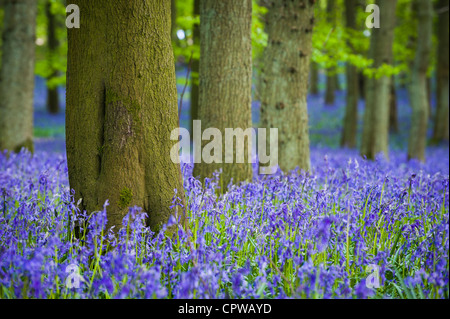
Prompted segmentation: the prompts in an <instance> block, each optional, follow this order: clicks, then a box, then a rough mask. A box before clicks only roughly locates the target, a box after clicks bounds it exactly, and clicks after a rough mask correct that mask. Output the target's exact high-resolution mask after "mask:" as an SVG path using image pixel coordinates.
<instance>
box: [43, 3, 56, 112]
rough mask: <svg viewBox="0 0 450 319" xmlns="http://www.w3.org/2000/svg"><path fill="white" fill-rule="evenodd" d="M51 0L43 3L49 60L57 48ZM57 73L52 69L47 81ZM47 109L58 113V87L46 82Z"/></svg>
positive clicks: (51, 59) (52, 57) (53, 56)
mask: <svg viewBox="0 0 450 319" xmlns="http://www.w3.org/2000/svg"><path fill="white" fill-rule="evenodd" d="M51 7H52V4H51V1H47V3H46V5H45V13H46V15H47V36H48V52H49V56H48V59H49V61H53V59H54V58H55V55H56V50H57V49H58V45H59V43H58V39H57V38H56V17H55V15H54V14H53V13H52V12H51ZM57 75H58V71H57V70H53V72H52V74H51V75H50V76H49V77H48V78H47V81H50V80H52V79H53V78H54V77H56V76H57ZM47 110H48V112H49V113H51V114H57V113H59V96H58V87H56V86H51V87H50V86H48V84H47Z"/></svg>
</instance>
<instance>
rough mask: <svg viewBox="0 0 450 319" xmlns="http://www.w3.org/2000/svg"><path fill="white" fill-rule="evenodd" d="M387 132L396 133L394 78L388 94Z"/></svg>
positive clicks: (396, 117)
mask: <svg viewBox="0 0 450 319" xmlns="http://www.w3.org/2000/svg"><path fill="white" fill-rule="evenodd" d="M389 130H390V131H391V132H393V133H398V114H397V91H396V90H395V84H394V78H392V79H391V89H390V93H389Z"/></svg>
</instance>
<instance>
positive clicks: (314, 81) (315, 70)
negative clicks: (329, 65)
mask: <svg viewBox="0 0 450 319" xmlns="http://www.w3.org/2000/svg"><path fill="white" fill-rule="evenodd" d="M310 67H311V69H310V77H309V81H310V82H309V83H310V84H309V91H310V93H311V94H313V95H317V94H319V65H318V64H317V63H316V62H314V61H312V60H311V66H310Z"/></svg>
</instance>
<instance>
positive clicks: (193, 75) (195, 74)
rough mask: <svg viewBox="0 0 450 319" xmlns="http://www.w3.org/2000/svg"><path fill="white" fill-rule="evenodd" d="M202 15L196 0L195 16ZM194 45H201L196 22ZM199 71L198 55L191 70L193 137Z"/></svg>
mask: <svg viewBox="0 0 450 319" xmlns="http://www.w3.org/2000/svg"><path fill="white" fill-rule="evenodd" d="M198 15H200V0H194V16H198ZM193 29H194V30H193V37H194V45H200V25H199V24H198V23H195V24H194V26H193ZM199 71H200V59H199V57H197V56H193V57H192V70H191V79H192V80H191V130H190V131H191V139H192V137H193V130H194V129H193V121H194V120H198V101H199V87H198V85H199Z"/></svg>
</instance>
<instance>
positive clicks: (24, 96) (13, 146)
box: [0, 0, 37, 152]
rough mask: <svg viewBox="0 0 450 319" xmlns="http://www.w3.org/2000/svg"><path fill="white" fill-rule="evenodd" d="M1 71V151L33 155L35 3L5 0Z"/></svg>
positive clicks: (28, 0) (22, 0)
mask: <svg viewBox="0 0 450 319" xmlns="http://www.w3.org/2000/svg"><path fill="white" fill-rule="evenodd" d="M4 8H5V11H4V25H3V35H2V37H3V45H2V66H1V70H0V151H3V150H5V149H7V150H10V151H15V152H18V151H20V150H21V148H22V147H25V148H27V149H29V150H30V151H33V90H34V61H35V56H34V49H35V37H36V35H35V34H36V33H35V31H36V30H35V29H36V15H37V1H35V0H5V1H4Z"/></svg>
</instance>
